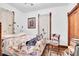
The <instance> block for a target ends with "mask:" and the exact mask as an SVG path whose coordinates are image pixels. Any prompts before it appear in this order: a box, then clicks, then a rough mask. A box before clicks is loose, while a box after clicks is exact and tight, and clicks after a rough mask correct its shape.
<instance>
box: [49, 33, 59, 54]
mask: <svg viewBox="0 0 79 59" xmlns="http://www.w3.org/2000/svg"><path fill="white" fill-rule="evenodd" d="M51 40H52V43H53V47H52V50H51V52H55V53H57V55H59V51H60V35H59V34H53V35H52V36H51Z"/></svg>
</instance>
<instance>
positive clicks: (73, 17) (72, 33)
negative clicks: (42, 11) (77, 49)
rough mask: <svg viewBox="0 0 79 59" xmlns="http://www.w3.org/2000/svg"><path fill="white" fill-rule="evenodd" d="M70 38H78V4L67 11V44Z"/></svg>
mask: <svg viewBox="0 0 79 59" xmlns="http://www.w3.org/2000/svg"><path fill="white" fill-rule="evenodd" d="M72 38H77V39H79V4H77V5H76V6H75V8H73V10H71V12H70V13H68V41H69V42H68V45H70V40H71V39H72Z"/></svg>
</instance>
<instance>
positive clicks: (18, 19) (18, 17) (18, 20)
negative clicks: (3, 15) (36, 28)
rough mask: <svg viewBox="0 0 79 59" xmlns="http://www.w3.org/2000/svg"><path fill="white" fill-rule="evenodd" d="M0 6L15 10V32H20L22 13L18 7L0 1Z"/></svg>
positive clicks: (22, 19) (22, 20)
mask: <svg viewBox="0 0 79 59" xmlns="http://www.w3.org/2000/svg"><path fill="white" fill-rule="evenodd" d="M0 8H4V9H6V10H10V11H14V12H15V19H14V20H15V22H16V23H17V24H16V25H15V26H14V27H15V30H14V31H15V33H20V30H21V26H22V25H23V22H24V19H25V18H24V17H25V16H24V13H22V12H21V11H19V10H18V9H16V8H14V7H12V6H10V5H8V4H5V3H0ZM17 25H19V27H18V28H17Z"/></svg>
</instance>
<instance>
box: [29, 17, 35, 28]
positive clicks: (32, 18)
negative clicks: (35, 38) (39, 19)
mask: <svg viewBox="0 0 79 59" xmlns="http://www.w3.org/2000/svg"><path fill="white" fill-rule="evenodd" d="M35 28H36V17H31V18H28V29H35Z"/></svg>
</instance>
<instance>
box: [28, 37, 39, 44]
mask: <svg viewBox="0 0 79 59" xmlns="http://www.w3.org/2000/svg"><path fill="white" fill-rule="evenodd" d="M37 40H38V38H37V37H35V38H33V39H31V40H29V41H27V42H26V46H35V45H36V42H37Z"/></svg>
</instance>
